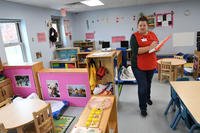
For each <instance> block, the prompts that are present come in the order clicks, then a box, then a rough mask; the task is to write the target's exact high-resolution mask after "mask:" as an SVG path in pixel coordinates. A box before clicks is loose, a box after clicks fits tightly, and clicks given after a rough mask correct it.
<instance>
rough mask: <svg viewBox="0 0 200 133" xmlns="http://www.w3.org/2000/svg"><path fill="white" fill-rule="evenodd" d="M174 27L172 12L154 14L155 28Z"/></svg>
mask: <svg viewBox="0 0 200 133" xmlns="http://www.w3.org/2000/svg"><path fill="white" fill-rule="evenodd" d="M173 25H174V12H173V11H171V12H166V13H156V27H171V28H173Z"/></svg>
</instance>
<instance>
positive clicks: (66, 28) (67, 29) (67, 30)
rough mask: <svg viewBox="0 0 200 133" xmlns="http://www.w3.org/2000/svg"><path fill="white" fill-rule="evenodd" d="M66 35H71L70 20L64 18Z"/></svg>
mask: <svg viewBox="0 0 200 133" xmlns="http://www.w3.org/2000/svg"><path fill="white" fill-rule="evenodd" d="M64 29H65V36H68V35H69V20H64Z"/></svg>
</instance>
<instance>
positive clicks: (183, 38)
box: [173, 32, 195, 47]
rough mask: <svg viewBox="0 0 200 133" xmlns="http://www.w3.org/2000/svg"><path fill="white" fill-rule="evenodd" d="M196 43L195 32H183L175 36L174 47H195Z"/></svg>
mask: <svg viewBox="0 0 200 133" xmlns="http://www.w3.org/2000/svg"><path fill="white" fill-rule="evenodd" d="M194 43H195V33H194V32H181V33H174V34H173V46H174V47H177V46H193V45H194Z"/></svg>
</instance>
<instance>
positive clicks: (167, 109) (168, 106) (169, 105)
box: [164, 99, 173, 115]
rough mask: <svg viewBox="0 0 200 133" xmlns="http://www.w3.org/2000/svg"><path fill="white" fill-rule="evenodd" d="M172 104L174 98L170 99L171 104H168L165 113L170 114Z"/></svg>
mask: <svg viewBox="0 0 200 133" xmlns="http://www.w3.org/2000/svg"><path fill="white" fill-rule="evenodd" d="M172 104H173V99H171V100H170V101H169V104H168V105H167V108H166V110H165V113H164V114H165V115H167V114H168V111H169V108H170V107H171V105H172Z"/></svg>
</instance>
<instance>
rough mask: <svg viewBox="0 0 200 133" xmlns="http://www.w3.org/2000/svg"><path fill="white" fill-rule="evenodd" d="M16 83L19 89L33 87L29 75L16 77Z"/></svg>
mask: <svg viewBox="0 0 200 133" xmlns="http://www.w3.org/2000/svg"><path fill="white" fill-rule="evenodd" d="M15 82H16V86H17V87H31V83H30V79H29V76H28V75H16V76H15Z"/></svg>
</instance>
